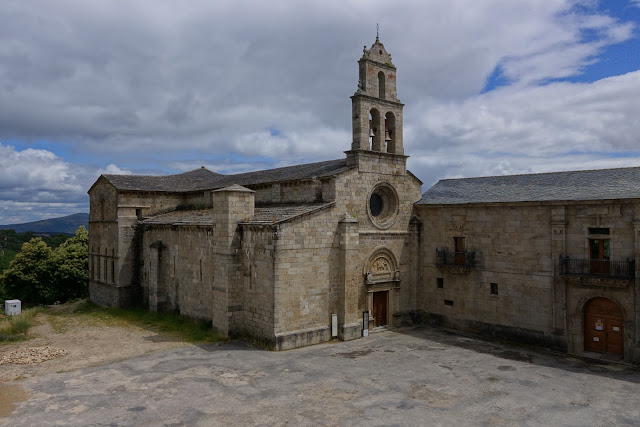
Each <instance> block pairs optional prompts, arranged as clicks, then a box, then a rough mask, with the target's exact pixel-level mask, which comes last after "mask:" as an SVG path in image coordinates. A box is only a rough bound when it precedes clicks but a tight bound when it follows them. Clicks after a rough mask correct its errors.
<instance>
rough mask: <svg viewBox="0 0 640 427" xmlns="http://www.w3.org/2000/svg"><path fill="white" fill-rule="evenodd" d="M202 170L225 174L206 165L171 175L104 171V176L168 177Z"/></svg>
mask: <svg viewBox="0 0 640 427" xmlns="http://www.w3.org/2000/svg"><path fill="white" fill-rule="evenodd" d="M201 170H206V171H207V172H209V173H213V174H216V175H223V174H221V173H218V172H215V171H212V170H211V169H209V168H206V167H204V166H200V167H199V168H195V169H191V170H188V171H184V172H178V173H172V174H169V175H138V174H129V173H103V174H102V176H105V177H109V176H131V177H136V178H138V177H142V178H166V177H170V176H180V175H186V174H188V173H192V172H198V171H201Z"/></svg>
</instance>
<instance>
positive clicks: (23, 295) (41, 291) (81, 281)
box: [0, 226, 89, 304]
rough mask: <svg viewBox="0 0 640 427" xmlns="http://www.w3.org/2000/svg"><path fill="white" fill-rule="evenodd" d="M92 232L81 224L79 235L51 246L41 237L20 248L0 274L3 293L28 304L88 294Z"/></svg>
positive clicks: (45, 302) (48, 302)
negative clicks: (90, 238)
mask: <svg viewBox="0 0 640 427" xmlns="http://www.w3.org/2000/svg"><path fill="white" fill-rule="evenodd" d="M88 280H89V234H88V233H87V230H86V229H85V228H84V227H83V226H81V227H80V228H78V230H77V231H76V235H75V236H74V237H71V238H69V239H67V240H66V241H65V242H64V243H62V244H61V245H60V246H58V247H57V248H55V249H53V250H51V248H49V246H47V244H46V243H45V242H44V241H43V240H42V239H40V238H33V239H31V240H29V241H28V242H26V243H24V244H23V245H22V249H21V251H20V252H19V253H18V254H17V255H16V256H15V258H14V259H13V260H12V261H11V263H10V264H9V268H7V269H6V270H5V271H4V272H3V273H2V275H1V276H0V288H1V289H0V294H1V296H3V297H5V298H12V299H13V298H16V299H19V300H21V301H23V302H25V303H29V304H43V303H44V304H51V303H53V302H56V301H59V302H65V301H67V300H69V299H72V298H81V297H84V296H87V295H88Z"/></svg>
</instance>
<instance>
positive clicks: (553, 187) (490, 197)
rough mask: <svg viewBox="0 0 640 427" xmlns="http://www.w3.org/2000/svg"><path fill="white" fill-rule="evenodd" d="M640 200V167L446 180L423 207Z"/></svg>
mask: <svg viewBox="0 0 640 427" xmlns="http://www.w3.org/2000/svg"><path fill="white" fill-rule="evenodd" d="M636 198H640V168H638V167H633V168H619V169H601V170H585V171H572V172H553V173H538V174H529V175H505V176H488V177H481V178H461V179H443V180H441V181H439V182H438V183H437V184H436V185H434V186H433V187H431V188H430V189H429V190H427V191H426V192H425V193H424V194H423V195H422V199H421V200H420V201H419V202H418V203H417V204H420V205H441V204H442V205H451V204H464V203H500V202H542V201H579V200H610V199H636Z"/></svg>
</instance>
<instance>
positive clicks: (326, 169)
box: [103, 159, 349, 192]
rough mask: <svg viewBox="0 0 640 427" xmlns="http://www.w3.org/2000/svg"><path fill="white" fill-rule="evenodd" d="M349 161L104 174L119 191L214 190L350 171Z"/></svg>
mask: <svg viewBox="0 0 640 427" xmlns="http://www.w3.org/2000/svg"><path fill="white" fill-rule="evenodd" d="M348 169H349V168H348V167H347V160H346V159H338V160H328V161H325V162H317V163H306V164H303V165H295V166H288V167H283V168H276V169H267V170H262V171H255V172H246V173H239V174H234V175H221V174H218V173H215V172H212V171H210V170H209V169H206V168H204V167H202V168H200V169H195V170H192V171H189V172H184V173H180V174H177V175H165V176H147V175H103V177H104V178H105V179H107V180H108V181H109V182H110V183H111V184H113V186H115V187H116V188H117V189H118V190H124V191H162V192H189V191H203V190H214V189H218V188H223V187H227V186H230V185H233V184H237V185H243V186H246V185H258V184H266V183H270V182H279V181H291V180H297V179H308V178H316V177H317V178H320V177H325V176H331V175H334V174H336V173H340V172H343V171H345V170H348Z"/></svg>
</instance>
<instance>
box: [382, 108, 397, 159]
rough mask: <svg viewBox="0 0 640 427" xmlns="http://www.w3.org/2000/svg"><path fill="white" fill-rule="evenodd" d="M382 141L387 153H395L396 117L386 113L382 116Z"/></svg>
mask: <svg viewBox="0 0 640 427" xmlns="http://www.w3.org/2000/svg"><path fill="white" fill-rule="evenodd" d="M384 128H385V132H384V141H385V142H386V144H387V150H386V151H387V153H395V152H396V116H394V115H393V113H392V112H388V113H387V114H385V116H384Z"/></svg>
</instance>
